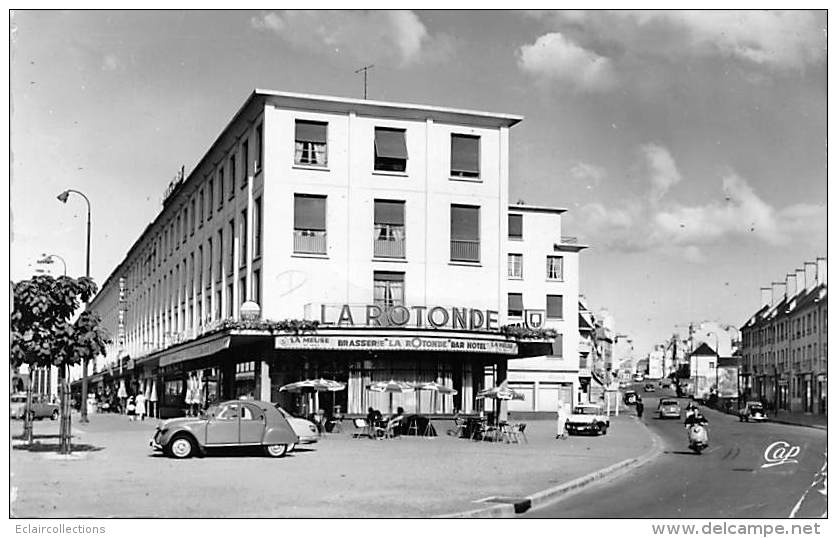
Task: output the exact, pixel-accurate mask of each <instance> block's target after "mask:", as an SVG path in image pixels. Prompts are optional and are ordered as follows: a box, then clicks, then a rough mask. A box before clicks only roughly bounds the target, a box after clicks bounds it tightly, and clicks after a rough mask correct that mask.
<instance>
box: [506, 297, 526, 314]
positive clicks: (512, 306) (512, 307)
mask: <svg viewBox="0 0 837 538" xmlns="http://www.w3.org/2000/svg"><path fill="white" fill-rule="evenodd" d="M509 317H510V318H521V317H523V294H522V293H509Z"/></svg>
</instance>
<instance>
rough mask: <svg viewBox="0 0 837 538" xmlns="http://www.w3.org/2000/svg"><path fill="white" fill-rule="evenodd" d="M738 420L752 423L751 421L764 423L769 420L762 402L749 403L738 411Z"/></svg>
mask: <svg viewBox="0 0 837 538" xmlns="http://www.w3.org/2000/svg"><path fill="white" fill-rule="evenodd" d="M738 420H739V422H750V421H751V420H753V421H755V422H763V421H765V420H767V413H766V412H765V410H764V406H763V405H762V404H761V402H747V403H746V404H744V407H742V408H741V409H740V410H739V411H738Z"/></svg>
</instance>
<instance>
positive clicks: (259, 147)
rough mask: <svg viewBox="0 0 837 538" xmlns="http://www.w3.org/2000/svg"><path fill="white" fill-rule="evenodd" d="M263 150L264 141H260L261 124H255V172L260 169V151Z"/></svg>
mask: <svg viewBox="0 0 837 538" xmlns="http://www.w3.org/2000/svg"><path fill="white" fill-rule="evenodd" d="M263 151H264V143H263V142H262V124H261V123H260V124H258V125H257V126H256V173H258V172H259V171H260V170H261V169H262V152H263Z"/></svg>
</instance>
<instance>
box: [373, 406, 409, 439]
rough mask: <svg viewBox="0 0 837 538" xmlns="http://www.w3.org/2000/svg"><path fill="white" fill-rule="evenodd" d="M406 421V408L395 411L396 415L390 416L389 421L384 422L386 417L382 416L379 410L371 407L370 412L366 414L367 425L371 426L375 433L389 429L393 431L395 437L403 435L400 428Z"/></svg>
mask: <svg viewBox="0 0 837 538" xmlns="http://www.w3.org/2000/svg"><path fill="white" fill-rule="evenodd" d="M403 420H404V408H403V407H399V408H398V409H396V410H395V413H393V414H392V415H390V417H389V419H387V420H384V416H383V415H382V414H381V412H380V411H378V410H377V409H375V408H373V407H370V408H369V409H368V412H367V413H366V423H367V424H369V425H370V426H371V427H372V428H375V431H381V432H384V431H387V430H388V429H391V430H392V433H393V434H394V435H399V434H400V433H401V431H400V428H399V427H398V426H399V425H400V424H403Z"/></svg>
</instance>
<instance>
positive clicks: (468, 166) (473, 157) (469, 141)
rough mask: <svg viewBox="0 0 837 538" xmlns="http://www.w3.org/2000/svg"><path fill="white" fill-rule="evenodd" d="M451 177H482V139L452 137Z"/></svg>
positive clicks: (458, 135)
mask: <svg viewBox="0 0 837 538" xmlns="http://www.w3.org/2000/svg"><path fill="white" fill-rule="evenodd" d="M450 175H451V176H452V177H467V178H479V177H480V137H478V136H471V135H462V134H451V135H450Z"/></svg>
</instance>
